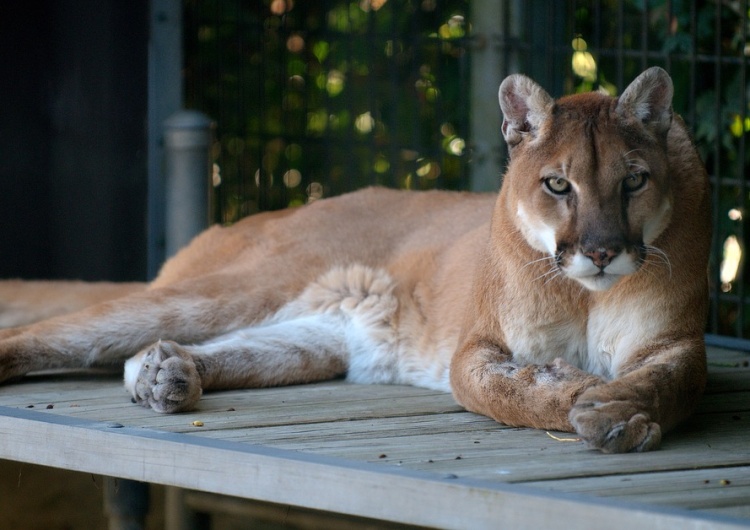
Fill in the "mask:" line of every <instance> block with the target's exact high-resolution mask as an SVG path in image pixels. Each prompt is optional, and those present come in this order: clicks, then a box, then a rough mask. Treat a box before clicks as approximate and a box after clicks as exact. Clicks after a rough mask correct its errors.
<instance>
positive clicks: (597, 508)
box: [0, 407, 744, 530]
mask: <svg viewBox="0 0 750 530" xmlns="http://www.w3.org/2000/svg"><path fill="white" fill-rule="evenodd" d="M103 448H106V453H107V454H109V455H110V457H109V458H105V457H103V451H102V449H103ZM115 455H116V457H115V458H113V457H112V456H115ZM0 458H9V459H13V460H17V461H22V462H33V463H38V464H42V465H48V466H53V467H65V468H67V469H76V470H78V471H83V472H89V473H99V474H105V475H112V476H119V477H122V478H129V479H133V480H140V481H145V482H154V483H161V484H170V485H174V486H179V487H184V488H190V489H198V490H202V491H209V492H214V493H221V494H226V495H234V496H241V497H247V498H254V499H258V500H263V501H270V502H276V503H286V504H292V505H295V506H301V507H305V508H313V509H322V510H325V511H337V512H341V513H346V514H350V515H357V516H361V517H371V518H377V519H382V520H390V521H399V522H403V523H408V524H417V525H424V526H436V527H441V528H497V525H498V522H499V521H502V523H503V524H504V525H507V526H508V527H511V528H520V527H536V528H548V529H552V528H563V527H565V528H569V527H571V526H573V527H576V528H581V529H587V528H600V527H601V522H602V521H607V526H608V528H609V529H610V530H617V529H620V528H622V529H631V528H639V527H645V526H648V527H655V526H658V527H659V528H663V529H668V528H675V529H678V528H679V529H693V528H696V529H698V528H705V527H707V525H709V524H710V525H711V527H712V528H716V529H734V528H742V527H744V523H743V522H742V520H738V519H732V518H726V517H720V516H711V517H708V516H703V515H700V514H692V513H689V512H684V511H680V510H671V509H669V510H666V509H665V510H660V509H654V508H652V507H649V506H643V505H636V504H627V505H623V504H617V503H611V502H607V501H598V500H589V499H586V498H582V497H577V496H571V495H561V494H555V493H540V492H539V490H534V489H531V488H523V487H518V486H506V485H503V484H487V483H483V482H477V481H468V480H462V479H455V478H435V477H434V476H430V475H427V474H421V473H415V472H412V471H404V470H400V469H394V468H383V467H374V466H371V465H368V464H361V463H357V464H354V463H351V462H346V461H342V460H338V459H330V458H324V457H320V456H310V455H302V454H299V453H292V452H286V451H279V450H274V449H269V448H264V447H258V446H250V445H247V444H236V443H229V442H224V441H218V440H206V439H200V438H196V437H187V436H185V435H180V434H163V433H158V432H154V431H150V430H145V429H131V428H113V426H111V425H110V426H107V425H106V424H102V423H93V422H88V421H85V420H76V419H73V418H66V417H60V416H55V415H50V414H44V413H39V412H35V411H26V410H18V409H9V408H5V407H2V408H0ZM448 500H449V501H448Z"/></svg>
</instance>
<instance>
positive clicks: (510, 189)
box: [500, 68, 673, 291]
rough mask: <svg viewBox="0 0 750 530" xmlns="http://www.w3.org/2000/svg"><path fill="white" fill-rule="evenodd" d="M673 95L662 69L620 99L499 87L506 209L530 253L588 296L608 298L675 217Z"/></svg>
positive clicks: (526, 82)
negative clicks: (670, 148)
mask: <svg viewBox="0 0 750 530" xmlns="http://www.w3.org/2000/svg"><path fill="white" fill-rule="evenodd" d="M672 91H673V89H672V81H671V79H670V78H669V75H667V73H666V72H665V71H664V70H662V69H661V68H650V69H648V70H646V71H645V72H644V73H642V74H641V75H640V76H639V77H638V78H637V79H635V81H633V83H632V84H631V85H630V86H628V88H627V89H626V90H625V91H624V92H623V94H622V95H621V96H620V97H619V98H614V97H610V96H606V95H603V94H601V93H594V92H592V93H589V94H578V95H574V96H568V97H565V98H562V99H560V100H558V101H555V100H553V99H552V98H551V97H550V96H549V95H548V94H547V93H546V92H545V91H544V90H543V89H542V88H541V87H539V85H537V84H536V83H534V82H533V81H532V80H530V79H529V78H527V77H524V76H522V75H512V76H510V77H508V78H507V79H505V81H503V83H502V85H501V86H500V107H501V108H502V111H503V115H504V120H503V126H502V129H503V135H504V136H505V140H506V142H507V143H508V146H509V148H510V158H511V160H510V164H509V166H508V171H507V173H506V176H505V180H504V182H503V188H504V190H503V192H504V195H505V197H506V200H507V202H506V204H505V205H504V206H505V207H506V208H510V209H511V210H512V212H513V213H514V214H515V215H516V217H515V220H514V223H515V225H516V227H517V228H518V229H519V230H520V232H521V234H523V237H524V238H525V239H526V241H527V242H528V244H529V245H530V246H531V247H533V248H535V249H537V250H538V251H541V252H544V253H546V254H548V255H549V256H551V257H552V258H553V260H554V262H555V264H556V267H558V268H559V269H560V270H561V271H562V272H563V273H564V274H565V275H566V276H567V277H569V278H572V279H573V280H576V281H578V282H580V283H581V284H583V285H584V286H585V287H586V288H588V289H590V290H595V291H599V290H604V289H608V288H609V287H611V286H612V285H614V284H615V283H616V282H617V280H618V279H620V278H622V277H623V276H626V275H628V274H632V273H634V272H636V271H637V270H638V269H639V267H640V265H641V264H642V263H643V260H644V258H645V256H646V253H647V252H648V251H649V250H652V251H657V252H658V250H657V249H656V245H655V242H656V243H657V244H658V241H657V239H658V237H659V235H660V234H661V233H662V232H663V231H664V230H665V228H666V227H667V225H668V224H669V222H670V218H671V209H672V199H671V192H670V181H669V175H668V170H667V149H666V140H667V133H668V131H669V128H670V125H671V122H672V107H671V104H672ZM505 188H507V189H505Z"/></svg>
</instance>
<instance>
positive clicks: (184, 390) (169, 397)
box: [125, 341, 202, 412]
mask: <svg viewBox="0 0 750 530" xmlns="http://www.w3.org/2000/svg"><path fill="white" fill-rule="evenodd" d="M125 388H127V390H128V391H129V392H130V393H131V394H132V395H133V397H134V398H135V401H136V403H138V404H139V405H142V406H144V407H151V408H152V409H154V410H155V411H157V412H183V411H187V410H192V409H194V408H195V406H196V404H197V403H198V400H200V397H201V394H202V389H201V379H200V376H199V375H198V371H197V370H196V367H195V362H193V359H192V358H191V357H190V355H189V354H187V353H186V352H185V351H183V350H182V348H181V347H180V345H179V344H177V343H175V342H171V341H159V342H157V343H156V344H154V345H153V346H150V347H149V348H147V349H145V350H144V351H142V352H141V353H139V354H138V355H136V356H135V357H133V358H131V359H129V360H128V361H127V362H126V363H125Z"/></svg>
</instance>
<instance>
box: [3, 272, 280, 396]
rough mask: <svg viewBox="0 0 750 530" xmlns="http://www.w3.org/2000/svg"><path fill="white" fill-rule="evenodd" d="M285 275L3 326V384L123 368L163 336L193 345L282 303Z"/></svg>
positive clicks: (218, 280) (212, 282)
mask: <svg viewBox="0 0 750 530" xmlns="http://www.w3.org/2000/svg"><path fill="white" fill-rule="evenodd" d="M284 296H285V291H284V285H283V284H282V280H281V279H279V280H278V281H277V282H275V283H274V282H273V281H271V282H268V283H267V284H264V285H263V286H256V285H253V283H252V278H247V275H241V276H240V275H237V276H228V275H226V276H214V277H202V278H197V279H194V280H190V281H185V282H183V283H181V284H179V285H173V286H167V287H162V288H158V289H150V290H146V291H143V292H138V293H135V294H131V295H129V296H125V297H123V298H118V299H116V300H112V301H109V302H103V303H101V304H97V305H94V306H91V307H89V308H86V309H83V310H81V311H78V312H76V313H72V314H69V315H62V316H59V317H55V318H52V319H49V320H44V321H42V322H37V323H35V324H30V325H28V326H24V327H20V328H12V329H8V330H0V382H3V381H6V380H9V379H13V378H17V377H20V376H23V375H25V374H26V373H28V372H31V371H34V370H43V369H48V368H78V367H87V366H95V365H121V364H122V363H123V362H124V361H125V360H126V359H127V358H128V357H130V356H132V355H133V353H135V352H138V351H139V350H141V349H143V348H145V347H146V346H148V345H149V344H153V343H154V342H156V341H158V340H159V339H161V338H169V339H171V340H175V341H177V342H180V343H193V342H200V341H205V340H208V339H210V338H211V337H215V336H218V335H220V334H222V333H226V332H227V330H231V329H237V328H240V327H244V326H248V325H250V324H251V323H253V322H257V321H260V320H262V319H263V318H266V317H267V316H268V314H269V313H271V312H272V311H275V310H276V309H277V308H278V307H280V306H281V305H282V304H283V302H284V301H285V300H284Z"/></svg>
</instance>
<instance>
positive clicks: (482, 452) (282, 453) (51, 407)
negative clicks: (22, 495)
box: [0, 348, 750, 530]
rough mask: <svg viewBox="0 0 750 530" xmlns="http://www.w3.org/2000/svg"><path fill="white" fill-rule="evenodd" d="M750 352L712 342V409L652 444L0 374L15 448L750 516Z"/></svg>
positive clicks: (404, 506)
mask: <svg viewBox="0 0 750 530" xmlns="http://www.w3.org/2000/svg"><path fill="white" fill-rule="evenodd" d="M749 360H750V355H748V354H746V353H742V352H735V351H729V350H719V349H715V348H711V349H710V351H709V362H710V381H709V388H708V392H707V395H706V397H705V398H704V400H703V402H702V405H701V407H700V410H699V411H698V413H697V414H696V415H695V416H694V417H693V418H692V419H691V420H690V421H689V422H688V423H687V424H686V425H684V426H683V427H682V428H680V429H679V431H677V432H674V433H672V434H670V435H668V436H666V437H665V439H664V441H663V445H662V449H661V450H660V451H657V452H653V453H646V454H626V455H603V454H599V453H597V452H593V451H590V450H588V449H586V448H585V446H584V445H583V444H582V443H581V442H579V441H570V439H571V438H573V436H572V435H570V434H564V433H545V432H544V431H537V430H531V429H516V428H508V427H505V426H502V425H499V424H497V423H495V422H493V421H491V420H489V419H486V418H483V417H481V416H477V415H475V414H471V413H468V412H465V411H463V410H462V409H461V408H460V407H458V406H456V405H455V403H454V402H453V400H452V398H451V396H450V395H445V394H441V393H437V392H433V391H428V390H422V389H416V388H411V387H398V386H364V385H351V384H346V383H343V382H331V383H324V384H317V385H309V386H298V387H287V388H275V389H264V390H252V391H247V390H246V391H232V392H218V393H211V394H208V395H206V396H204V398H203V400H202V402H201V405H200V410H198V411H196V412H194V413H189V414H178V415H170V416H164V415H159V414H156V413H154V412H152V411H150V410H146V409H143V408H141V407H138V406H135V405H133V404H131V403H130V400H129V398H128V396H127V395H126V394H125V391H124V390H123V389H122V386H121V385H120V382H119V378H118V377H117V376H113V375H107V374H90V373H87V374H82V373H78V374H69V373H68V374H65V375H64V376H61V375H58V374H54V375H49V374H47V375H36V376H31V377H28V378H26V379H25V380H24V381H23V382H22V383H18V384H11V385H6V386H2V387H0V458H3V459H10V460H17V461H21V462H29V463H36V464H42V465H47V466H52V467H60V468H65V469H70V470H77V471H83V472H87V473H95V474H102V475H106V476H114V477H121V478H128V479H135V480H139V481H145V482H153V483H159V484H166V485H172V486H178V487H181V488H189V489H194V490H199V491H207V492H214V493H220V494H226V495H233V496H237V497H245V498H251V499H257V500H261V501H269V502H274V503H281V504H288V505H293V506H300V507H307V508H314V509H320V510H326V511H332V512H339V513H346V514H353V515H358V516H364V517H370V518H376V519H381V520H384V521H397V522H401V523H407V524H416V525H425V526H435V527H442V528H472V529H475V528H497V527H499V526H498V525H499V524H501V523H502V524H504V525H506V526H507V527H508V528H545V529H551V528H562V527H565V528H601V527H603V525H606V527H607V528H608V529H609V530H613V529H616V528H640V527H649V528H656V527H658V528H680V529H685V528H741V527H750V367H748V361H749ZM194 422H202V426H198V425H201V424H200V423H198V424H194ZM553 436H556V437H558V438H559V439H555V438H553ZM643 525H645V526H643Z"/></svg>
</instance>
